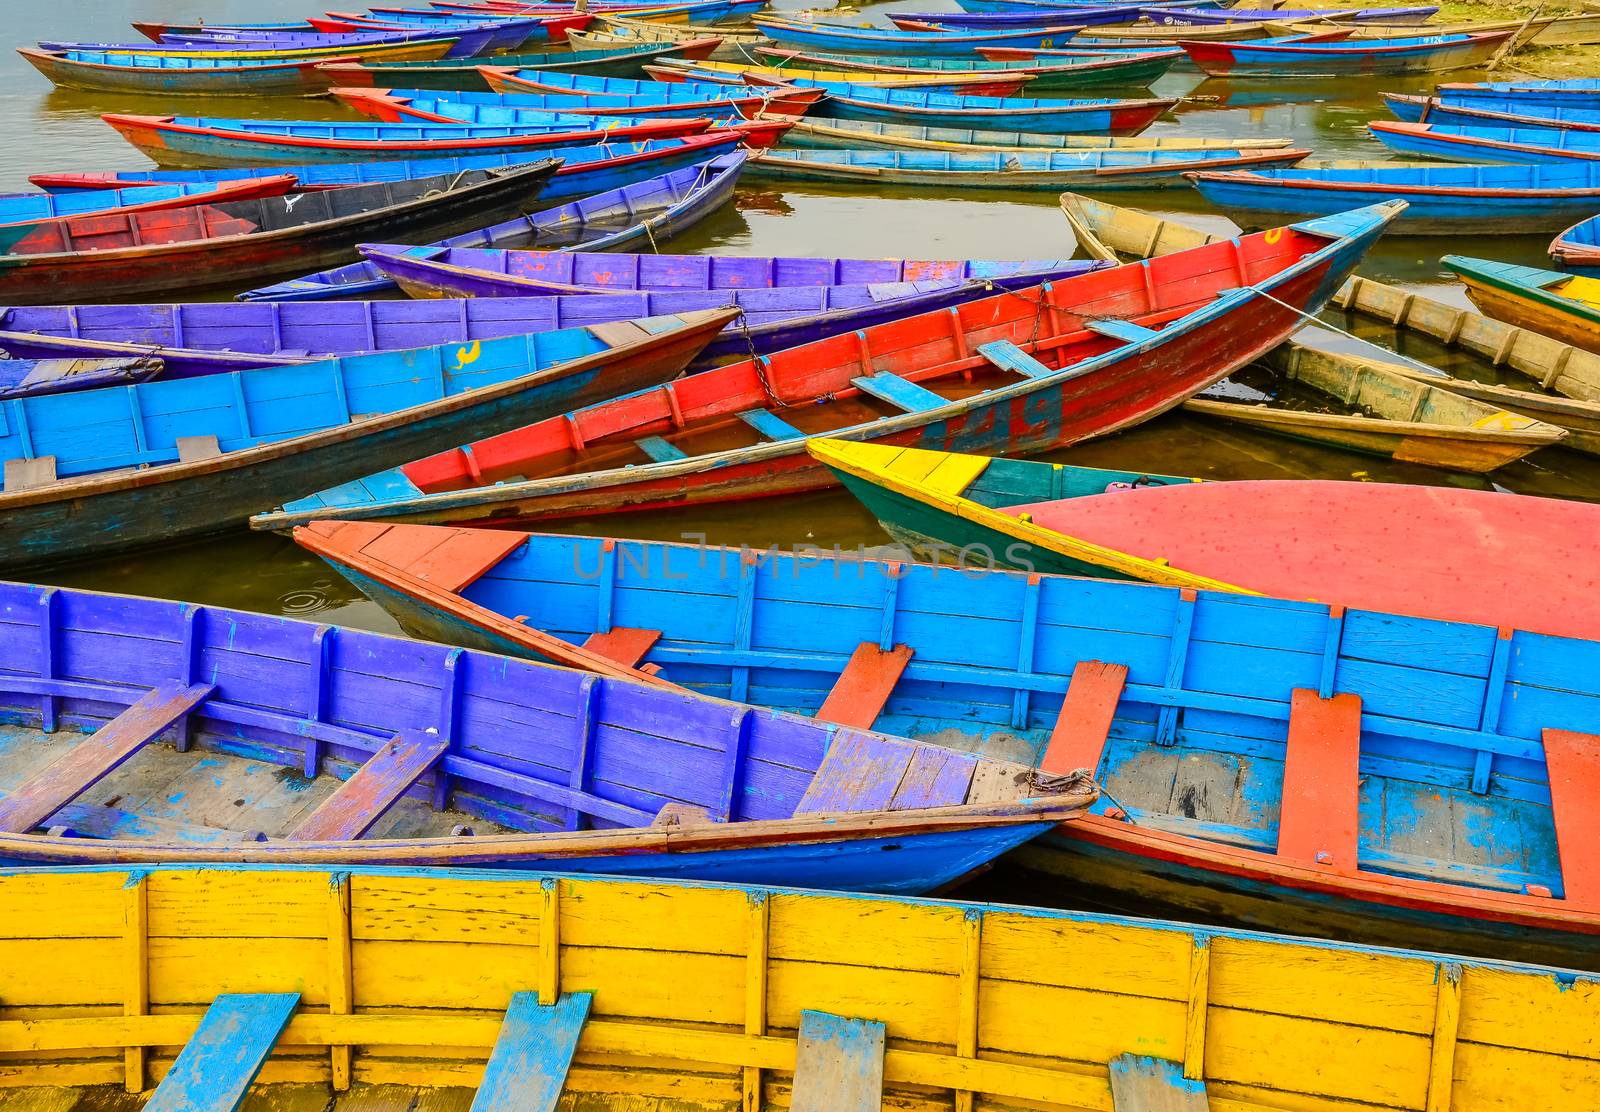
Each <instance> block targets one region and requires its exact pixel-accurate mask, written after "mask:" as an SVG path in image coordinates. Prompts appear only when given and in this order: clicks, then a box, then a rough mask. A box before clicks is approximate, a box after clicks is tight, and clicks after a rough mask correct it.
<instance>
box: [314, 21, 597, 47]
mask: <svg viewBox="0 0 1600 1112" xmlns="http://www.w3.org/2000/svg"><path fill="white" fill-rule="evenodd" d="M568 18H570V19H572V20H574V21H575V24H574V25H575V26H578V27H584V26H587V25H588V23H589V20H590V19H591V18H592V17H591V16H587V15H576V16H571V17H568ZM306 22H308V23H310V24H311V25H312V26H313V27H315V28H317V29H318V30H319V31H327V32H330V33H332V34H352V35H358V34H364V33H373V34H387V33H398V34H423V35H459V36H460V37H461V39H462V40H463V41H464V42H467V43H470V44H471V45H470V46H468V47H466V48H462V47H460V46H458V47H456V48H455V49H454V50H452V51H451V52H450V53H449V54H448V55H446V57H451V58H483V57H488V56H489V55H492V54H507V53H511V52H514V51H518V50H526V49H528V48H530V47H532V46H535V45H538V44H540V43H549V42H552V41H553V42H561V41H564V40H565V38H566V31H565V30H564V29H563V28H561V27H559V26H558V27H557V28H555V29H554V30H552V29H551V28H549V27H547V26H546V25H545V21H544V20H543V19H540V18H532V19H499V18H494V19H466V18H462V17H460V16H446V17H443V18H441V19H440V20H438V21H437V22H435V23H433V24H421V23H412V22H410V21H408V20H398V19H367V18H365V17H362V16H358V15H355V14H353V13H348V12H332V13H330V14H328V15H326V16H310V17H309V18H308V19H307V21H306Z"/></svg>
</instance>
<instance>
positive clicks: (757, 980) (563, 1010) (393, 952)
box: [0, 867, 1600, 1112]
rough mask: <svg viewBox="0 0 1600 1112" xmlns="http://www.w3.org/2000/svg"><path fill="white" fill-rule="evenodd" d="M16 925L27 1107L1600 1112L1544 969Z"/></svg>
mask: <svg viewBox="0 0 1600 1112" xmlns="http://www.w3.org/2000/svg"><path fill="white" fill-rule="evenodd" d="M0 908H3V909H4V920H3V921H4V922H5V923H6V924H7V927H6V930H5V931H4V932H3V934H4V937H3V938H0V1001H3V1004H0V1008H3V1012H0V1054H3V1056H4V1064H3V1066H0V1085H4V1086H5V1088H4V1089H0V1108H5V1109H8V1110H11V1109H18V1110H20V1109H28V1110H31V1112H41V1110H54V1109H68V1108H79V1109H84V1108H88V1107H94V1108H96V1109H111V1108H123V1107H130V1108H131V1107H134V1106H135V1105H133V1104H130V1103H127V1100H128V1098H125V1097H121V1096H120V1094H119V1093H118V1092H117V1090H118V1089H125V1090H127V1091H128V1092H132V1093H140V1092H144V1091H146V1090H148V1089H149V1088H150V1087H151V1086H156V1091H155V1094H154V1095H153V1096H152V1097H151V1098H150V1102H149V1104H148V1107H149V1108H150V1109H156V1108H161V1109H172V1108H183V1109H196V1110H199V1109H205V1110H214V1109H234V1108H237V1107H239V1104H240V1102H241V1101H243V1100H245V1099H246V1098H247V1097H248V1100H249V1105H248V1106H249V1107H250V1108H256V1109H269V1108H270V1109H273V1110H275V1112H311V1110H316V1112H324V1110H333V1112H354V1110H355V1109H358V1108H359V1109H368V1110H370V1109H404V1108H412V1109H430V1110H438V1109H447V1108H448V1109H463V1110H464V1109H467V1108H468V1106H469V1105H470V1106H471V1108H473V1109H478V1110H484V1112H487V1110H494V1112H506V1110H510V1109H521V1110H539V1112H543V1110H554V1109H555V1108H556V1107H557V1103H558V1101H559V1103H560V1107H562V1108H573V1109H583V1110H614V1112H622V1110H628V1112H668V1110H671V1112H702V1110H703V1112H712V1110H715V1112H729V1110H733V1109H744V1110H746V1112H758V1110H759V1109H762V1108H767V1107H771V1108H783V1107H787V1108H793V1109H795V1110H797V1112H799V1110H805V1112H869V1110H870V1112H876V1110H878V1109H880V1108H891V1107H892V1108H894V1109H897V1110H905V1112H924V1110H927V1112H932V1110H934V1109H949V1108H951V1107H952V1106H953V1107H954V1108H955V1109H958V1110H972V1109H975V1108H981V1109H988V1110H999V1109H1024V1108H1031V1109H1063V1110H1101V1112H1152V1110H1157V1109H1160V1110H1167V1109H1170V1110H1175V1112H1193V1110H1203V1109H1206V1108H1207V1107H1208V1106H1209V1108H1211V1109H1216V1110H1218V1112H1223V1110H1226V1112H1249V1110H1256V1109H1260V1110H1267V1109H1293V1110H1296V1112H1354V1110H1355V1109H1357V1108H1359V1109H1363V1110H1366V1112H1380V1110H1401V1109H1404V1110H1408V1112H1411V1110H1423V1109H1427V1110H1430V1112H1446V1110H1449V1109H1473V1110H1493V1109H1513V1108H1516V1109H1522V1108H1528V1109H1541V1110H1542V1109H1550V1110H1556V1109H1572V1110H1577V1109H1590V1108H1595V1107H1600V1048H1597V1046H1596V1043H1595V1040H1594V1039H1593V1038H1592V1034H1593V1029H1594V1024H1595V1015H1596V1012H1597V1010H1600V980H1597V979H1596V978H1595V977H1594V976H1592V975H1588V974H1580V973H1569V972H1563V971H1557V970H1552V969H1545V968H1540V967H1536V966H1519V965H1513V964H1508V963H1497V962H1486V961H1471V960H1457V959H1452V958H1443V957H1438V956H1435V955H1431V954H1425V953H1418V952H1414V951H1404V950H1385V949H1376V948H1364V947H1357V946H1345V945H1339V944H1333V943H1328V942H1320V941H1307V940H1301V939H1290V938H1283V937H1275V936H1271V935H1262V934H1253V933H1248V932H1239V931H1231V930H1226V929H1214V928H1204V929H1200V928H1193V927H1188V926H1180V925H1174V924H1168V923H1161V922H1155V921H1148V920H1128V919H1120V918H1115V917H1109V916H1099V915H1093V914H1084V913H1075V912H1055V911H1033V910H1024V909H1020V908H1009V907H996V906H992V905H981V904H961V903H950V902H942V901H905V900H894V899H883V898H870V897H850V896H833V895H826V896H825V895H817V894H813V893H807V892H799V891H789V890H762V889H749V888H740V887H735V886H722V887H706V886H690V885H679V884H673V883H650V882H634V881H614V880H604V879H578V878H571V877H565V878H553V877H544V878H541V877H537V876H534V877H529V876H526V875H499V876H493V875H484V874H475V875H464V874H461V873H452V872H448V871H441V872H433V873H428V872H407V871H402V870H387V871H369V870H349V871H344V870H339V871H333V870H326V869H303V870H274V869H268V868H249V867H241V868H235V869H194V868H178V867H170V868H169V867H156V868H152V869H148V870H135V871H127V870H119V869H113V870H83V871H71V870H67V871H57V872H51V871H36V872H11V873H8V874H6V875H4V876H0ZM258 1071H259V1072H258ZM563 1094H564V1095H563ZM1208 1101H1209V1105H1208ZM75 1102H76V1103H75Z"/></svg>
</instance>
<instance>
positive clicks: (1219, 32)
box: [1074, 20, 1284, 49]
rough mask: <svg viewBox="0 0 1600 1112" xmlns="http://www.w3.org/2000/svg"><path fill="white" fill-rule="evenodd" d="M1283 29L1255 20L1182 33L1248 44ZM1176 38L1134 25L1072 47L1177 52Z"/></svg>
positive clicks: (1100, 30)
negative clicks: (1113, 45)
mask: <svg viewBox="0 0 1600 1112" xmlns="http://www.w3.org/2000/svg"><path fill="white" fill-rule="evenodd" d="M1283 31H1284V29H1283V28H1282V27H1281V26H1279V25H1278V24H1276V23H1274V22H1272V21H1271V20H1258V21H1254V22H1251V23H1224V24H1221V25H1219V26H1216V27H1188V28H1185V29H1184V32H1183V37H1184V38H1186V39H1189V40H1190V41H1194V40H1197V39H1198V40H1205V41H1215V42H1250V41H1254V40H1256V39H1270V38H1277V37H1279V36H1281V35H1282V34H1283ZM1177 41H1178V40H1177V38H1176V37H1175V35H1174V34H1173V30H1172V28H1171V27H1160V26H1157V25H1155V24H1148V23H1134V24H1128V25H1126V26H1119V27H1096V28H1094V34H1093V35H1084V36H1079V37H1078V38H1077V39H1075V40H1074V45H1075V46H1080V47H1082V48H1083V49H1088V48H1089V47H1088V46H1087V45H1085V44H1088V43H1093V44H1094V45H1096V46H1098V45H1099V44H1100V43H1122V44H1124V45H1138V46H1145V47H1155V46H1157V45H1159V46H1160V47H1161V48H1162V49H1168V48H1172V49H1176V47H1177Z"/></svg>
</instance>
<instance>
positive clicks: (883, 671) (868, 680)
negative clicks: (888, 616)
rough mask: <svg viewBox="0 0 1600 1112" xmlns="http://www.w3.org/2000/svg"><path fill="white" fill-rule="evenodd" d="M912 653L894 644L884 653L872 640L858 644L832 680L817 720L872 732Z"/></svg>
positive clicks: (905, 646)
mask: <svg viewBox="0 0 1600 1112" xmlns="http://www.w3.org/2000/svg"><path fill="white" fill-rule="evenodd" d="M913 651H914V650H913V649H912V648H911V646H909V645H896V646H895V647H894V648H892V649H890V650H888V651H887V652H885V651H884V650H883V649H881V648H879V647H878V646H877V645H875V644H873V643H872V642H871V641H863V642H861V644H859V645H857V646H856V651H855V652H854V653H852V654H851V656H850V663H848V664H846V665H845V668H844V671H843V672H841V673H839V678H838V679H837V680H835V681H834V683H833V689H832V690H830V691H829V692H828V697H827V698H826V699H824V700H823V702H822V706H821V708H820V709H818V711H817V717H818V718H820V719H822V721H824V722H837V723H839V725H841V726H857V727H860V728H861V729H863V730H870V729H872V724H873V723H874V722H876V721H877V720H878V715H880V714H882V713H883V707H884V704H885V703H887V702H888V701H889V696H890V694H891V693H893V691H894V687H895V684H897V683H899V682H900V676H901V675H902V674H903V673H904V672H905V670H906V665H907V664H909V663H910V662H911V654H912V652H913Z"/></svg>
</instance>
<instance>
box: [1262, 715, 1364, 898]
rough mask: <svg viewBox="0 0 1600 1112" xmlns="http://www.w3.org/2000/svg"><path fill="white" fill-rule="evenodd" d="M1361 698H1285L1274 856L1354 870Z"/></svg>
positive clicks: (1357, 819) (1357, 826) (1358, 820)
mask: <svg viewBox="0 0 1600 1112" xmlns="http://www.w3.org/2000/svg"><path fill="white" fill-rule="evenodd" d="M1360 758H1361V697H1360V696H1359V695H1354V694H1351V693H1349V692H1343V693H1341V694H1338V695H1334V696H1332V697H1330V698H1327V699H1324V698H1322V697H1321V696H1320V695H1318V693H1317V692H1315V691H1311V690H1309V689H1306V688H1298V689H1296V690H1295V691H1294V693H1293V694H1292V695H1291V696H1290V702H1289V738H1288V743H1287V747H1286V750H1285V754H1284V760H1283V796H1282V800H1283V802H1282V808H1281V810H1280V812H1279V816H1278V856H1280V857H1286V858H1289V859H1290V860H1294V861H1303V862H1306V863H1307V864H1311V863H1316V864H1320V865H1328V866H1332V867H1334V868H1336V869H1340V870H1342V871H1346V872H1348V871H1353V870H1354V869H1355V867H1356V842H1357V838H1358V833H1359V830H1360V816H1359V814H1358V813H1357V811H1358V803H1359V800H1358V794H1359V790H1358V783H1359V774H1358V772H1357V766H1358V764H1359V763H1360Z"/></svg>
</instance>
